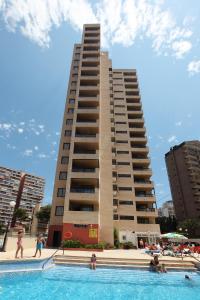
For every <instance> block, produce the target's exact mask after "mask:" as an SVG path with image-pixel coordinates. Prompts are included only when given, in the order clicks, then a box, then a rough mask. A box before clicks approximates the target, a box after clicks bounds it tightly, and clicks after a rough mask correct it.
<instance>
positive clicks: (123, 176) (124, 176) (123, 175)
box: [117, 174, 131, 178]
mask: <svg viewBox="0 0 200 300" xmlns="http://www.w3.org/2000/svg"><path fill="white" fill-rule="evenodd" d="M117 176H118V177H122V178H128V177H131V174H118V175H117Z"/></svg>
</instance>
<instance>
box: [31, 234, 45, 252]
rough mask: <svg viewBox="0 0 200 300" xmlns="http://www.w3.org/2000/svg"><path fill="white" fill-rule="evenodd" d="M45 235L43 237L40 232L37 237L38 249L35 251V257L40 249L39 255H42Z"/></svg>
mask: <svg viewBox="0 0 200 300" xmlns="http://www.w3.org/2000/svg"><path fill="white" fill-rule="evenodd" d="M43 242H44V240H43V237H42V234H40V235H39V236H38V238H37V243H36V251H35V255H34V256H33V257H36V255H37V253H38V251H39V257H40V256H41V254H42V248H43Z"/></svg>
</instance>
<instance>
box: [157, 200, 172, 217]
mask: <svg viewBox="0 0 200 300" xmlns="http://www.w3.org/2000/svg"><path fill="white" fill-rule="evenodd" d="M158 216H159V217H167V218H168V217H175V212H174V204H173V201H172V200H168V201H165V202H164V203H163V204H162V206H161V207H160V208H159V209H158Z"/></svg>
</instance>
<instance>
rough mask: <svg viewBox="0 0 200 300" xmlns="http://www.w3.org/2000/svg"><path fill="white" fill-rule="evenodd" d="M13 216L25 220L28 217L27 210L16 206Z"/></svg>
mask: <svg viewBox="0 0 200 300" xmlns="http://www.w3.org/2000/svg"><path fill="white" fill-rule="evenodd" d="M14 217H15V218H16V219H17V220H19V221H26V220H27V218H28V215H27V211H26V210H25V209H23V208H17V209H15V211H14Z"/></svg>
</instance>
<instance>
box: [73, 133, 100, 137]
mask: <svg viewBox="0 0 200 300" xmlns="http://www.w3.org/2000/svg"><path fill="white" fill-rule="evenodd" d="M75 137H81V138H88V137H89V138H95V137H96V134H80V133H76V134H75Z"/></svg>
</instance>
